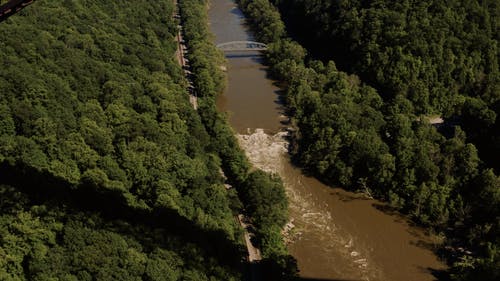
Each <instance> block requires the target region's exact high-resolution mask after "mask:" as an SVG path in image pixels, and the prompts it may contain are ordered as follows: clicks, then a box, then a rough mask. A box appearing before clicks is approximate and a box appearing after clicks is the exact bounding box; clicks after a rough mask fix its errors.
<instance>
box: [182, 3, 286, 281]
mask: <svg viewBox="0 0 500 281" xmlns="http://www.w3.org/2000/svg"><path fill="white" fill-rule="evenodd" d="M179 5H180V12H181V18H182V21H183V25H184V36H185V37H184V38H185V41H186V44H187V47H188V48H189V50H190V52H189V53H188V59H189V61H190V63H191V69H192V74H193V84H194V90H195V92H196V94H197V96H198V103H199V107H198V113H199V115H200V117H201V119H202V122H203V123H204V125H205V128H206V130H207V131H208V132H209V134H210V135H211V137H212V139H213V143H212V148H213V149H214V151H215V152H216V153H217V154H218V156H219V157H220V161H221V164H222V169H223V171H224V174H225V176H226V177H227V183H228V184H230V185H231V186H233V187H234V188H231V189H229V190H228V193H229V194H228V197H229V198H231V200H232V201H233V212H234V213H235V214H237V213H239V212H240V211H242V210H243V211H244V213H245V215H247V216H248V217H249V218H250V220H251V224H252V225H253V226H254V229H253V232H254V233H255V240H254V241H252V242H256V244H257V245H258V247H260V249H261V252H262V261H261V262H260V263H259V264H260V265H261V267H262V269H263V272H264V273H263V274H265V278H266V279H267V280H281V279H282V278H284V277H286V276H288V275H290V274H293V273H294V270H293V266H288V260H289V258H288V254H287V252H286V248H285V247H284V243H283V240H282V239H281V237H280V234H279V232H280V230H281V227H282V225H284V224H285V223H286V197H285V195H284V191H283V187H282V185H281V181H280V180H279V179H277V178H276V177H274V176H272V175H269V174H266V173H263V172H261V171H258V170H257V171H256V170H254V169H250V164H249V163H248V160H247V159H246V157H245V154H244V153H243V151H242V150H241V149H240V147H239V146H238V142H237V140H236V137H235V136H234V131H233V130H232V129H231V128H230V127H229V126H228V124H227V120H226V119H225V118H224V116H223V115H222V114H220V113H219V112H217V110H216V106H215V105H216V102H215V100H216V97H217V96H218V95H219V93H222V91H223V89H224V86H225V81H226V80H225V74H224V72H223V71H222V70H221V67H220V65H222V64H223V62H224V57H223V56H222V54H221V53H220V52H219V51H218V50H217V49H216V48H215V45H214V43H213V42H212V41H211V39H210V33H209V31H208V26H207V24H208V19H207V10H206V9H207V5H206V1H193V0H185V1H182V2H179ZM185 11H189V13H187V12H186V13H185ZM264 191H265V192H264Z"/></svg>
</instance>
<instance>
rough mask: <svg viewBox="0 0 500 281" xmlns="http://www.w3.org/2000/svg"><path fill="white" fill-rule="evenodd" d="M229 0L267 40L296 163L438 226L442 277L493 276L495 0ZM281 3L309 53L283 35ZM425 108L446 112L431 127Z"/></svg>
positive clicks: (497, 197)
mask: <svg viewBox="0 0 500 281" xmlns="http://www.w3.org/2000/svg"><path fill="white" fill-rule="evenodd" d="M238 2H239V4H240V7H241V8H242V9H243V10H244V12H245V14H246V15H247V16H248V17H249V21H250V23H251V25H252V27H253V28H254V29H255V30H256V33H257V35H258V37H259V40H262V41H263V42H265V43H269V49H268V51H267V54H266V56H267V62H268V64H269V65H270V69H271V71H272V74H273V75H274V77H275V78H277V79H279V80H280V81H281V82H282V84H283V86H284V88H285V93H284V96H285V99H286V103H287V108H288V113H289V115H290V116H291V117H292V126H293V127H294V128H295V132H294V134H293V136H292V149H291V153H292V155H293V157H294V159H295V161H296V162H297V163H298V164H299V165H301V166H302V167H303V168H304V169H306V170H307V171H309V172H310V173H312V174H314V175H316V176H317V177H318V178H320V179H321V180H323V181H325V182H327V183H330V184H332V185H337V184H340V185H341V186H343V187H346V188H349V189H352V190H360V191H363V192H368V193H370V194H372V195H374V196H375V197H377V198H381V199H384V200H386V201H388V202H389V203H390V204H391V205H392V206H393V207H394V208H396V209H397V210H400V211H401V212H403V213H406V214H408V215H409V216H410V217H411V218H413V219H414V220H415V221H416V222H419V223H420V224H422V225H426V226H428V227H429V228H432V229H433V230H434V231H436V232H441V233H443V234H445V235H446V242H445V245H446V246H449V247H443V249H442V250H443V252H444V256H445V257H447V258H449V262H450V264H451V265H452V267H451V269H450V275H451V278H453V279H455V280H478V279H481V280H496V279H498V277H499V276H500V272H499V271H498V268H499V266H498V265H499V261H500V259H499V254H498V245H499V240H498V239H499V238H498V237H500V235H499V234H500V231H499V230H500V228H499V227H500V225H499V219H498V218H499V211H500V210H499V206H500V178H499V176H498V174H497V173H496V172H498V170H495V169H496V168H497V166H496V164H495V163H496V162H495V161H498V159H497V157H496V158H495V155H498V153H496V152H497V150H496V149H497V148H498V143H490V142H489V141H490V140H495V138H496V136H497V135H496V134H497V132H498V130H495V128H496V126H497V125H496V124H497V123H496V122H497V121H496V114H497V113H498V101H499V99H498V93H499V91H498V90H495V89H498V65H497V57H496V54H497V52H498V51H497V49H496V44H497V43H496V42H497V36H498V34H497V33H495V32H494V30H495V29H494V28H495V26H496V18H495V15H496V14H495V13H494V11H495V9H496V8H495V7H497V4H495V3H493V2H492V1H484V2H481V3H482V5H479V4H478V3H476V4H474V3H471V1H469V2H468V4H464V3H462V1H447V2H446V3H445V2H439V1H424V2H422V1H419V3H413V2H409V1H403V2H401V1H399V2H398V3H395V2H394V3H393V1H375V2H373V1H369V2H366V3H365V2H364V1H333V2H332V1H298V0H297V1H294V0H290V1H285V0H283V1H272V2H273V3H271V2H270V1H267V0H254V1H251V0H240V1H238ZM429 2H432V5H430V4H429ZM437 2H439V3H437ZM448 2H450V3H448ZM472 2H474V1H472ZM273 4H276V5H277V7H276V6H274V5H273ZM461 5H462V6H464V5H473V6H474V5H475V6H474V7H475V9H474V10H472V11H471V12H468V10H467V9H465V8H463V7H462V6H461ZM347 7H348V8H347ZM404 7H406V8H404ZM423 7H424V8H423ZM460 7H462V8H460ZM278 8H279V10H278ZM403 8H404V9H406V10H405V11H406V12H405V13H402V12H401V11H400V10H398V9H403ZM394 10H396V11H394ZM280 11H282V13H283V15H284V18H285V20H286V21H285V23H286V28H290V30H291V34H292V35H293V36H294V38H297V39H298V40H301V42H304V44H306V46H307V49H305V48H304V47H302V46H301V45H300V44H299V43H297V42H295V41H292V40H291V39H290V38H289V37H288V34H287V32H286V31H285V24H284V23H283V22H282V21H281V19H280V16H281V14H280ZM425 11H427V14H426V13H425ZM415 13H417V14H418V13H420V14H418V16H417V15H416V14H415ZM346 18H348V19H349V20H347V19H346ZM452 19H454V20H462V22H460V24H458V23H454V22H450V21H451V20H452ZM442 21H445V22H446V21H448V22H447V24H444V23H443V22H442ZM426 22H427V24H425V23H426ZM431 23H432V24H431ZM311 25H312V26H313V27H314V28H310V26H311ZM306 27H307V28H306ZM433 28H435V30H432V31H429V29H433ZM461 28H462V30H461ZM306 29H307V30H306ZM311 30H313V32H311ZM452 34H455V35H456V36H455V35H454V36H452ZM341 35H342V36H344V37H341ZM420 35H422V36H420ZM472 35H473V36H472ZM418 40H423V41H422V42H420V41H419V42H417V41H418ZM477 40H481V41H480V42H489V43H485V44H475V43H474V42H477ZM308 42H309V43H308ZM433 42H435V43H436V44H437V45H436V44H434V43H433ZM440 44H441V45H440ZM333 45H335V46H333ZM402 46H405V47H402ZM323 48H324V50H323ZM408 48H410V49H411V48H414V49H411V51H410V49H408ZM425 48H433V50H427V51H425V52H424V49H425ZM440 48H441V49H440ZM434 49H436V50H441V51H439V52H437V51H436V52H434ZM321 50H323V51H324V52H321ZM446 50H447V51H446ZM419 54H420V55H419ZM439 54H448V55H449V56H450V57H448V58H447V57H446V56H444V59H443V56H441V55H439ZM315 58H316V59H315ZM317 58H320V59H321V60H318V59H317ZM329 59H334V60H335V62H334V61H333V60H329ZM450 62H451V63H452V62H457V63H456V64H453V66H446V65H444V64H446V63H447V64H450ZM459 62H462V63H459ZM337 65H339V67H342V69H344V70H347V71H349V72H353V73H355V74H351V75H349V74H347V73H345V72H343V71H340V70H339V69H338V67H337ZM446 71H449V73H445V72H446ZM432 114H441V115H442V116H444V117H449V119H448V120H447V122H446V123H445V124H444V125H441V126H440V127H439V126H435V125H432V124H431V123H430V122H429V116H430V115H432ZM452 117H453V118H452ZM450 119H451V121H450ZM473 129H474V130H473ZM477 138H480V139H481V140H483V141H484V143H488V144H489V145H492V146H493V148H492V149H488V147H485V146H483V145H482V144H481V143H480V142H478V141H477ZM476 145H477V146H479V147H480V149H479V150H478V148H477V146H476ZM481 151H483V152H482V153H481ZM495 153H496V154H495ZM483 155H491V156H490V158H488V156H486V157H483ZM493 158H495V159H493ZM491 160H494V161H491ZM459 248H465V249H466V250H465V251H454V250H453V249H459ZM445 249H448V250H445ZM449 249H452V250H449Z"/></svg>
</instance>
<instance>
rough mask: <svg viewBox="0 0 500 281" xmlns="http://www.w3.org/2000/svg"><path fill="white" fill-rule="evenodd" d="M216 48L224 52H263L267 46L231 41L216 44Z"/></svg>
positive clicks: (257, 43) (251, 42) (252, 42)
mask: <svg viewBox="0 0 500 281" xmlns="http://www.w3.org/2000/svg"><path fill="white" fill-rule="evenodd" d="M217 48H219V49H220V50H222V51H224V52H247V51H265V50H267V45H266V44H264V43H260V42H254V41H231V42H226V43H221V44H218V45H217Z"/></svg>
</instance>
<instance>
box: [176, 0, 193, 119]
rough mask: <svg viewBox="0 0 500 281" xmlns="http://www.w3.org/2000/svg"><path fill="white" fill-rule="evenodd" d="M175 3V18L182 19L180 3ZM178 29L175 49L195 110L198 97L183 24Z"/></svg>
mask: <svg viewBox="0 0 500 281" xmlns="http://www.w3.org/2000/svg"><path fill="white" fill-rule="evenodd" d="M174 5H175V10H174V15H173V16H174V19H178V20H180V14H179V5H178V3H177V0H174ZM177 29H178V32H177V36H176V37H175V40H176V41H177V50H176V51H175V56H176V57H177V61H178V62H179V65H180V66H181V67H182V69H183V70H184V75H185V76H186V79H187V81H188V91H189V102H190V103H191V105H192V106H193V108H194V110H198V97H197V96H196V94H195V91H194V85H193V82H192V81H191V74H192V73H191V71H190V70H189V69H190V66H189V61H188V60H187V59H186V54H187V48H186V44H185V42H184V39H183V38H182V25H180V24H179V25H178V26H177Z"/></svg>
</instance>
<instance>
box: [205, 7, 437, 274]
mask: <svg viewBox="0 0 500 281" xmlns="http://www.w3.org/2000/svg"><path fill="white" fill-rule="evenodd" d="M213 3H215V4H217V5H220V6H219V8H217V6H216V5H214V4H212V8H213V9H214V10H213V11H214V13H215V14H213V15H212V18H213V19H214V21H215V22H216V23H221V24H220V25H219V24H214V23H212V25H211V27H212V30H214V29H215V28H220V26H222V28H220V30H215V32H214V33H215V34H216V38H217V39H216V40H221V41H232V40H239V38H252V35H251V34H248V33H247V32H248V29H247V27H245V26H244V25H245V23H244V16H243V15H241V12H239V10H238V9H237V8H236V6H234V3H232V1H222V0H221V1H213ZM259 3H261V2H259ZM220 7H223V8H220ZM254 7H255V5H254ZM263 10H264V11H261V12H258V13H257V12H254V13H253V15H260V16H262V17H265V16H266V14H269V13H273V11H275V10H274V8H273V7H272V6H268V8H266V9H263ZM223 11H225V13H227V14H229V15H230V17H233V18H234V19H225V18H224V17H225V15H224V14H219V13H220V12H223ZM271 17H273V18H276V17H277V18H279V15H278V16H276V15H274V16H271ZM235 22H236V23H237V24H238V25H239V26H240V27H239V28H240V29H241V30H243V33H244V34H240V35H235V36H234V37H231V38H230V39H227V38H229V37H230V36H231V35H228V34H225V33H224V32H228V31H229V32H233V31H234V30H237V29H238V28H237V27H234V26H228V25H227V24H228V23H235ZM241 26H243V27H241ZM273 27H275V28H276V29H275V30H273V29H272V28H273ZM273 27H271V28H268V30H264V31H263V32H261V31H262V30H260V29H259V35H261V36H262V35H263V38H257V39H258V40H259V41H260V40H262V39H265V38H266V37H267V38H271V39H272V38H278V39H284V38H285V36H284V35H283V33H280V30H281V28H280V25H279V24H278V25H273ZM281 27H282V25H281ZM235 32H240V31H235ZM280 34H281V35H280ZM237 36H239V38H236V37H237ZM219 38H224V39H219ZM233 38H234V39H233ZM243 40H244V39H243ZM279 41H280V42H279V43H277V44H271V45H270V52H269V53H268V56H267V59H268V62H269V65H270V66H271V69H270V70H271V72H272V73H274V74H280V73H283V74H284V73H286V74H287V75H292V76H294V77H297V78H299V77H301V78H302V79H304V80H305V81H308V82H311V83H313V82H314V81H310V80H309V79H311V78H312V77H314V76H312V75H311V74H312V70H307V69H305V68H303V59H304V56H305V50H303V49H302V48H301V47H300V46H298V45H296V44H294V43H293V42H290V41H288V40H286V39H285V40H279ZM218 42H220V41H218ZM266 43H267V42H266ZM273 55H274V56H273ZM283 61H286V63H280V62H283ZM276 66H278V67H276ZM280 67H281V68H280ZM277 71H280V72H277ZM259 72H264V74H263V75H262V76H260V74H259V75H256V73H259ZM265 72H266V67H264V66H263V65H262V61H261V60H259V59H251V58H238V57H236V58H230V59H229V65H228V73H227V74H228V77H229V87H228V89H227V90H226V92H225V94H224V96H222V98H223V99H224V100H225V102H221V103H219V104H218V105H219V108H220V109H221V110H226V111H229V112H230V116H231V118H230V121H231V124H232V125H233V127H235V129H237V131H238V132H239V135H238V138H239V141H240V144H241V145H242V147H243V148H244V150H245V151H246V153H247V156H248V157H249V158H250V160H251V162H252V164H253V165H254V166H256V167H258V168H260V169H263V170H265V171H269V172H273V173H277V174H279V175H280V176H281V178H282V179H283V181H284V184H285V188H286V191H287V195H288V198H289V201H290V208H289V211H290V217H291V218H292V219H293V224H294V225H296V227H295V230H294V231H293V232H294V235H293V236H292V237H294V239H292V241H291V243H290V244H289V246H288V248H289V250H290V251H291V253H292V254H293V256H294V257H295V258H296V259H297V261H298V265H299V269H300V270H301V272H300V275H301V276H302V277H304V278H328V279H332V278H333V279H359V280H368V279H369V280H433V279H434V277H433V275H432V274H431V272H432V271H434V270H440V269H443V264H441V263H440V262H439V261H438V260H437V258H436V257H435V256H434V255H433V254H432V251H430V250H429V249H426V248H425V247H423V246H422V245H423V244H426V243H427V242H429V241H428V238H427V237H426V236H425V235H424V234H423V233H422V231H421V230H419V229H418V228H414V227H411V226H410V224H408V223H407V222H405V221H404V220H402V219H401V218H397V217H395V216H393V215H391V214H389V213H385V212H384V211H382V210H381V209H383V208H382V207H381V208H380V209H378V208H376V206H383V204H382V203H380V202H377V201H375V200H364V199H359V198H356V195H355V194H351V193H349V192H343V191H342V192H341V191H340V190H339V191H338V190H332V189H331V188H330V187H328V186H325V185H323V184H322V183H320V182H318V181H317V180H315V179H313V178H309V177H307V176H304V175H303V174H302V173H301V171H300V170H298V169H297V168H295V167H293V165H291V164H290V159H289V158H288V155H287V151H288V142H287V139H286V137H285V136H284V134H283V133H281V132H279V131H280V130H273V129H269V128H273V127H274V128H276V127H278V128H281V127H283V125H282V124H281V123H280V120H278V119H277V118H276V119H272V118H271V119H269V120H271V121H267V122H268V123H266V122H261V121H257V119H258V118H255V116H256V115H258V116H257V117H260V115H268V114H269V115H273V116H275V117H278V116H280V115H281V114H282V113H283V111H282V110H283V108H282V107H281V104H280V99H279V97H278V94H277V91H278V89H277V90H271V91H268V90H260V89H261V86H260V85H261V83H264V84H265V83H269V84H271V85H272V84H273V81H271V80H269V79H268V78H266V74H265ZM256 77H262V78H256ZM257 79H262V80H263V81H265V82H261V81H259V80H257ZM284 81H285V82H287V81H286V80H284ZM288 81H290V80H288ZM232 82H233V83H235V84H236V82H237V85H235V84H232ZM313 84H314V83H313ZM250 85H251V86H250ZM285 85H287V86H290V84H288V83H285ZM292 86H293V85H292ZM245 88H250V89H252V90H253V91H250V92H248V93H247V92H246V91H245ZM262 89H263V88H262ZM263 91H267V92H264V93H262V92H263ZM261 94H262V95H263V96H265V97H263V98H262V99H261V98H260V95H261ZM247 96H248V99H251V98H252V97H253V98H254V99H255V100H260V101H263V100H264V99H268V103H269V104H272V105H273V108H271V109H269V110H267V109H265V108H263V102H260V103H256V104H255V103H249V102H246V101H245V100H246V98H247ZM240 104H241V106H240ZM243 107H244V108H243ZM246 112H253V116H252V114H247V113H246ZM256 112H258V114H256ZM424 241H426V242H424ZM429 244H432V242H429ZM431 269H432V270H431Z"/></svg>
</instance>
